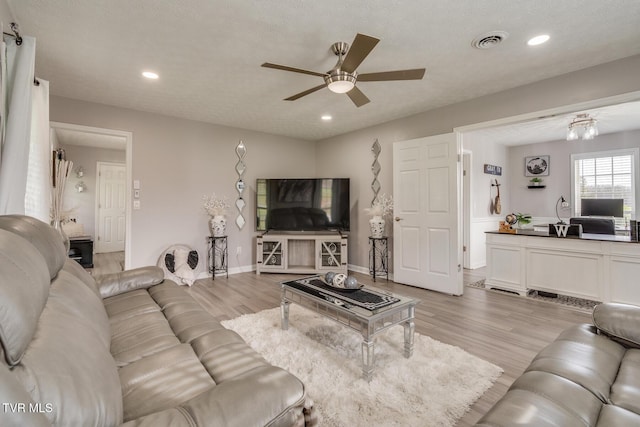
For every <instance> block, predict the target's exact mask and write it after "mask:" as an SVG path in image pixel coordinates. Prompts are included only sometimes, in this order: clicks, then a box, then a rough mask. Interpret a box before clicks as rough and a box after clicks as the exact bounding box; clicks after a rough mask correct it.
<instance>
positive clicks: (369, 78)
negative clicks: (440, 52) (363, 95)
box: [358, 68, 425, 82]
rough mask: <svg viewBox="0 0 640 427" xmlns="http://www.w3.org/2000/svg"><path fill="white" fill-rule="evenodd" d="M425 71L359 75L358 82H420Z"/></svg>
mask: <svg viewBox="0 0 640 427" xmlns="http://www.w3.org/2000/svg"><path fill="white" fill-rule="evenodd" d="M424 73H425V69H424V68H416V69H414V70H398V71H383V72H381V73H366V74H359V75H358V81H359V82H384V81H389V80H420V79H422V77H424Z"/></svg>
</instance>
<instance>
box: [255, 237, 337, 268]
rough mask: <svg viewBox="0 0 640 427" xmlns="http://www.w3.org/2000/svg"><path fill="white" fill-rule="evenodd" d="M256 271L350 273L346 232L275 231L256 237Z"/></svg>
mask: <svg viewBox="0 0 640 427" xmlns="http://www.w3.org/2000/svg"><path fill="white" fill-rule="evenodd" d="M256 255H257V260H256V272H257V273H258V274H260V273H298V274H313V273H323V272H327V271H334V272H336V273H338V272H340V273H345V274H346V273H347V256H348V243H347V236H346V235H343V234H339V233H336V234H333V233H332V234H309V233H300V234H273V233H265V234H263V235H261V236H258V237H257V243H256Z"/></svg>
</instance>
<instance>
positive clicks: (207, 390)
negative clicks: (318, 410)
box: [0, 215, 315, 427]
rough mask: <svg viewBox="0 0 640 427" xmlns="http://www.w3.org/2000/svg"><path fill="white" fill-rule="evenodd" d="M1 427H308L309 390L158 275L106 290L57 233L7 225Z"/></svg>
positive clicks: (8, 219) (125, 277)
mask: <svg viewBox="0 0 640 427" xmlns="http://www.w3.org/2000/svg"><path fill="white" fill-rule="evenodd" d="M0 344H1V345H2V346H1V347H0V361H1V362H0V404H1V405H2V407H1V408H0V425H2V426H32V427H33V426H50V425H56V426H74V427H75V426H116V425H121V424H123V425H125V426H130V427H133V426H178V427H180V426H185V427H187V426H189V427H194V426H243V427H244V426H303V425H305V424H306V425H313V424H314V422H315V417H314V413H313V409H312V407H311V405H310V403H309V399H308V398H307V397H306V395H305V388H304V384H302V382H301V381H300V380H299V379H298V378H296V377H295V376H293V375H291V374H290V373H288V372H286V371H285V370H283V369H280V368H277V367H274V366H271V365H270V364H269V363H267V362H266V361H265V360H264V359H263V358H262V357H260V355H258V354H257V353H256V352H254V351H253V350H252V349H251V348H250V347H249V346H248V345H247V344H246V343H245V342H244V341H243V340H242V339H241V338H240V336H239V335H237V334H236V333H235V332H232V331H229V330H227V329H225V328H224V327H222V326H221V325H220V323H219V322H218V321H217V320H216V319H215V318H213V317H212V316H211V315H209V314H208V313H207V312H206V311H205V310H203V309H202V308H201V307H200V306H199V305H198V303H197V302H196V301H195V300H194V299H193V298H191V296H190V295H189V294H188V293H187V292H185V290H184V288H181V287H179V286H177V285H176V284H175V283H173V282H171V281H169V280H164V278H163V274H162V271H161V270H160V269H158V268H157V267H148V268H142V269H136V270H131V271H127V272H123V273H119V274H115V275H110V276H105V277H102V278H101V279H99V280H97V281H96V280H94V279H93V277H92V276H90V275H89V274H88V273H87V272H86V271H84V270H83V269H82V268H81V267H80V266H79V264H77V263H76V262H75V261H72V260H69V259H68V258H67V256H66V253H65V250H64V246H63V244H62V240H61V239H60V236H59V235H58V234H57V232H56V231H55V230H54V229H53V228H51V227H49V226H48V225H47V224H44V223H43V222H40V221H38V220H35V219H33V218H29V217H25V216H13V215H10V216H0Z"/></svg>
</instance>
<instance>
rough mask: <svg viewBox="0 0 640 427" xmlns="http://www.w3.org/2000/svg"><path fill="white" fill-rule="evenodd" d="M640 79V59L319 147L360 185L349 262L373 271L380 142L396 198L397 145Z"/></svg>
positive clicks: (336, 169)
mask: <svg viewBox="0 0 640 427" xmlns="http://www.w3.org/2000/svg"><path fill="white" fill-rule="evenodd" d="M638 75H640V55H636V56H633V57H629V58H625V59H621V60H618V61H614V62H610V63H607V64H603V65H599V66H596V67H592V68H587V69H584V70H580V71H576V72H573V73H569V74H565V75H562V76H559V77H555V78H552V79H547V80H543V81H540V82H536V83H532V84H529V85H525V86H521V87H517V88H513V89H510V90H506V91H503V92H499V93H496V94H492V95H487V96H483V97H480V98H476V99H472V100H469V101H466V102H461V103H457V104H453V105H450V106H446V107H443V108H438V109H435V110H431V111H427V112H424V113H420V114H416V115H414V116H411V117H406V118H403V119H398V120H393V121H390V122H387V123H383V124H380V125H377V126H372V127H369V128H366V129H362V130H358V131H355V132H350V133H347V134H344V135H340V136H336V137H333V138H329V139H325V140H322V141H319V142H318V147H317V165H318V168H321V169H322V171H323V174H324V175H335V176H346V177H350V178H351V179H352V181H353V183H354V185H353V187H352V189H353V191H352V195H351V197H352V212H353V215H355V218H352V224H353V225H352V233H351V237H350V248H351V250H350V253H349V262H350V263H351V264H354V265H357V266H363V267H365V266H367V265H368V253H367V246H366V245H367V236H368V235H369V230H368V227H367V220H368V217H367V216H366V214H365V213H364V211H363V209H364V208H365V207H368V203H369V201H370V199H371V195H372V193H371V189H370V187H369V184H370V181H371V177H372V175H371V170H370V164H371V160H372V156H371V153H370V147H371V144H372V143H373V141H374V140H375V139H376V138H377V139H378V140H379V142H380V144H381V145H382V154H381V155H380V159H379V161H380V164H381V165H382V173H381V174H380V177H379V179H380V182H381V184H382V191H383V192H386V193H391V192H392V189H393V172H392V146H393V142H395V141H403V140H408V139H413V138H419V137H424V136H431V135H438V134H444V133H449V132H452V130H453V129H454V128H456V127H461V126H465V125H470V124H475V123H482V122H486V121H491V120H497V119H501V118H505V117H512V116H516V115H519V114H525V113H531V112H536V111H542V110H545V109H550V108H556V107H561V106H565V105H572V104H577V103H579V102H585V101H589V100H594V99H601V98H606V97H610V96H614V95H620V94H624V93H628V92H635V91H639V90H640V79H639V78H638ZM382 102H383V101H382ZM363 108H366V107H363ZM503 188H504V187H503ZM480 208H481V207H480Z"/></svg>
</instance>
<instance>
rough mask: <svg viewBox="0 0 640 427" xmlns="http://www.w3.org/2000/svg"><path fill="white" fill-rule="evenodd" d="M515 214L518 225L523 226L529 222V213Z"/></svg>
mask: <svg viewBox="0 0 640 427" xmlns="http://www.w3.org/2000/svg"><path fill="white" fill-rule="evenodd" d="M515 215H516V222H517V224H518V226H519V227H520V226H524V225H527V224H529V223H530V222H531V215H529V214H523V213H520V212H518V213H517V214H515Z"/></svg>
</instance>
